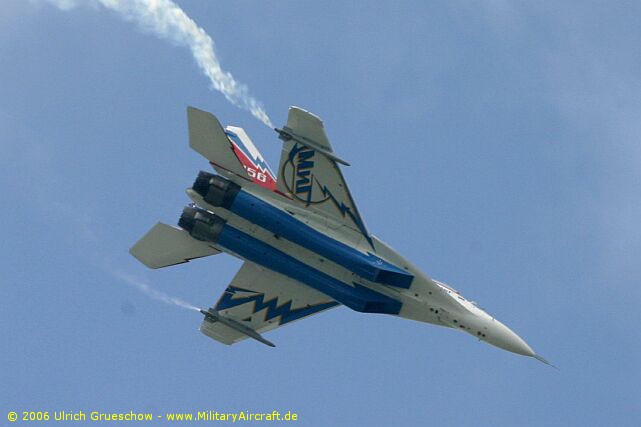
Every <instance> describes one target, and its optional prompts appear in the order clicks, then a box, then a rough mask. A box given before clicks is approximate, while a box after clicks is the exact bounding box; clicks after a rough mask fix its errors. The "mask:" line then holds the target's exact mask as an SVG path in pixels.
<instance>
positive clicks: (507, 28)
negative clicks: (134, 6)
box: [0, 0, 641, 426]
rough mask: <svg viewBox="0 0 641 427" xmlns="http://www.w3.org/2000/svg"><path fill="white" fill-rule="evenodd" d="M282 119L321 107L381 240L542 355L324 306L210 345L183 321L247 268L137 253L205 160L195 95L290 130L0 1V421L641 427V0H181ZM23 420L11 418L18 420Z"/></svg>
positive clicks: (106, 18) (53, 17)
mask: <svg viewBox="0 0 641 427" xmlns="http://www.w3.org/2000/svg"><path fill="white" fill-rule="evenodd" d="M179 4H180V5H181V6H182V7H183V8H184V10H185V11H186V12H187V14H189V15H190V16H191V17H192V18H193V19H194V20H195V21H196V22H197V23H198V24H199V25H200V26H202V27H203V28H204V29H205V30H206V31H207V32H208V33H209V34H210V35H211V36H212V38H213V39H214V40H215V42H216V47H217V52H218V54H219V56H220V58H221V60H222V65H223V67H224V68H225V69H227V70H229V71H231V72H232V73H233V75H234V76H235V77H236V78H237V79H238V80H240V81H241V82H243V83H245V84H247V85H248V86H249V90H250V93H251V94H252V95H253V96H255V97H256V98H257V99H259V100H261V101H262V102H263V104H264V106H265V108H266V110H267V112H268V113H269V115H270V117H271V119H272V121H273V122H274V124H275V125H278V126H280V125H282V124H283V123H284V121H285V120H286V114H287V108H288V107H289V106H290V105H299V106H301V107H304V108H307V109H309V110H311V111H313V112H315V113H316V114H318V115H319V116H320V117H322V118H323V120H324V121H325V124H326V128H327V131H328V134H329V137H330V139H331V140H332V143H333V145H334V147H335V149H336V151H337V153H338V154H339V155H340V156H341V157H342V158H344V159H346V160H348V161H349V162H350V163H351V164H352V165H353V166H351V167H349V168H345V169H344V174H345V176H346V179H347V180H348V182H349V183H350V187H351V190H352V193H353V195H354V197H355V199H356V201H357V203H358V206H359V208H360V210H361V212H362V213H363V216H364V219H365V221H366V222H367V224H368V226H369V228H370V230H372V231H373V232H374V233H375V234H376V235H377V236H379V237H380V238H382V239H383V240H385V241H386V242H388V243H390V244H391V245H392V246H394V247H395V248H396V249H398V250H399V251H400V252H401V253H403V254H404V255H405V256H406V257H407V258H409V259H410V260H412V261H413V262H414V263H415V264H416V265H418V266H420V267H421V268H422V269H423V270H424V271H425V272H426V273H427V274H429V275H431V276H433V277H434V278H436V279H439V280H441V281H444V282H446V283H448V284H451V285H452V286H454V287H455V288H457V289H459V290H460V291H461V292H462V293H463V294H464V295H466V296H467V297H469V298H471V299H473V300H476V301H478V302H479V303H480V305H481V306H483V307H485V308H486V309H487V310H488V311H489V312H490V313H492V314H494V315H495V316H496V317H497V318H498V319H500V320H502V321H504V323H506V324H507V325H509V326H510V327H511V328H512V329H514V330H515V331H516V332H517V333H519V335H521V336H522V337H523V338H525V339H526V341H527V342H528V343H529V344H530V345H531V346H532V347H533V348H534V349H535V350H536V351H538V352H539V353H541V354H542V355H544V356H545V357H546V358H548V359H550V360H551V361H552V362H553V363H555V364H556V365H557V366H559V368H560V369H559V370H554V369H550V368H548V367H546V366H544V365H543V364H540V363H538V362H536V361H534V360H532V359H528V358H522V357H518V356H515V355H513V354H510V353H507V352H503V351H501V350H499V349H496V348H494V347H491V346H488V345H486V344H484V343H479V342H477V341H475V340H474V339H472V338H471V337H470V336H468V335H466V334H462V333H459V332H455V331H451V330H446V329H444V328H437V327H433V326H430V325H426V324H420V323H415V322H411V321H407V320H402V319H397V318H393V317H386V316H376V315H362V314H359V313H355V312H351V311H350V310H348V309H346V308H340V309H335V310H331V311H329V312H326V313H323V314H321V315H318V316H315V317H313V318H310V319H307V320H305V321H304V322H301V323H297V324H296V325H294V326H290V327H285V328H282V329H280V330H278V331H275V332H273V333H270V334H269V336H268V338H269V339H270V340H272V341H274V342H275V343H276V344H277V347H276V348H275V349H271V348H267V347H266V346H262V345H260V344H257V343H254V342H243V343H241V344H238V345H235V346H233V347H225V346H222V345H218V344H217V343H216V342H214V341H212V340H210V339H208V338H207V337H205V336H204V335H202V334H200V333H199V332H198V331H197V327H198V325H199V323H200V320H201V318H200V316H199V315H196V314H194V313H193V312H190V311H187V310H181V309H179V308H175V307H172V306H168V305H164V304H162V303H159V302H157V301H155V300H152V299H149V298H148V297H147V296H145V295H144V294H142V293H140V292H139V291H138V290H136V289H135V288H132V287H131V286H129V285H128V284H126V283H124V282H122V281H121V280H119V279H118V278H117V277H115V276H114V275H113V271H116V270H118V271H124V272H127V273H128V274H133V275H135V276H137V277H140V279H141V280H144V281H147V282H148V283H150V284H152V285H153V286H154V287H155V288H157V289H159V290H162V291H164V292H167V293H169V294H171V295H175V296H178V297H181V298H183V299H185V300H187V301H189V302H191V303H193V304H195V305H198V306H207V305H210V304H212V303H213V302H215V301H216V299H217V298H218V295H219V294H220V293H221V292H222V290H223V289H224V288H225V286H226V285H227V284H228V282H229V281H231V279H232V277H233V275H234V273H235V271H236V270H237V269H238V268H239V266H240V262H239V261H238V260H235V259H233V258H231V257H229V256H218V257H213V258H210V259H205V260H200V261H198V262H193V263H189V264H187V265H183V266H178V267H174V268H170V269H165V270H160V271H150V270H147V269H145V268H144V267H143V266H142V265H140V264H139V263H138V262H137V261H136V260H135V259H133V258H132V257H131V256H130V255H129V254H128V252H127V251H128V249H129V247H130V246H131V245H132V244H133V243H134V242H135V241H136V240H137V239H138V238H139V237H140V236H141V235H142V234H144V233H145V232H146V231H147V229H148V228H149V227H151V226H152V225H153V224H154V223H155V222H156V221H157V220H162V221H165V222H168V223H174V222H175V221H176V220H177V219H178V216H179V214H180V212H181V210H182V207H183V206H184V205H185V204H186V203H187V202H188V199H187V197H186V196H185V194H184V189H185V188H186V187H188V186H190V185H191V183H192V181H193V179H194V177H195V176H196V174H197V172H198V170H200V169H207V164H206V162H205V160H204V159H203V158H201V157H200V156H199V155H198V154H196V153H195V152H193V151H191V150H189V148H188V146H187V128H186V112H185V109H186V106H187V105H193V106H196V107H198V108H201V109H205V110H209V111H212V112H214V113H215V114H216V115H217V116H218V117H219V118H220V119H221V120H222V121H223V122H225V123H228V124H234V125H238V126H242V127H244V128H245V129H246V131H247V132H248V133H249V135H250V136H252V138H253V140H254V142H255V143H256V145H257V146H259V148H260V149H261V151H262V152H263V155H264V156H265V158H266V159H267V160H268V161H270V163H271V165H272V167H275V166H276V165H277V161H278V156H279V152H280V141H279V140H278V139H276V137H275V133H274V132H273V131H271V130H269V129H268V128H267V127H265V126H264V125H263V124H262V123H260V122H259V121H257V120H256V119H254V118H253V117H252V116H251V115H250V114H249V113H247V112H246V111H243V110H240V109H238V108H236V107H234V106H232V105H231V104H229V103H228V102H227V101H226V100H225V99H224V97H223V96H222V95H220V94H219V93H217V92H213V91H211V90H210V89H209V86H210V84H209V81H208V80H207V79H206V77H204V76H203V75H202V74H201V72H200V70H199V69H198V68H197V66H196V64H195V62H194V60H193V59H192V57H191V55H190V53H189V51H188V50H187V49H185V48H183V47H180V46H176V45H173V44H171V43H168V42H166V41H164V40H160V39H158V38H156V37H154V36H153V35H151V34H149V33H146V32H144V31H141V30H139V29H138V28H137V27H136V26H135V25H133V24H132V23H129V22H125V21H123V20H121V19H120V18H119V17H118V16H116V15H115V14H113V13H111V12H109V11H106V10H104V9H100V8H98V9H96V8H87V7H79V8H77V9H74V10H71V11H68V12H62V11H60V10H58V9H57V8H55V7H53V6H51V5H49V4H46V3H42V2H25V1H21V0H9V1H8V2H5V4H4V6H3V14H2V15H1V16H0V58H2V65H1V66H0V128H1V129H2V134H1V144H0V185H1V186H2V188H3V192H2V194H3V199H4V201H3V206H4V209H2V210H1V211H0V222H2V224H4V228H3V230H4V235H3V239H2V240H3V242H4V243H3V245H2V246H1V248H0V251H1V255H2V256H1V257H0V259H2V272H3V274H2V278H1V279H0V282H1V283H2V285H1V286H0V297H1V298H2V300H3V301H4V305H3V309H2V310H0V321H1V322H2V325H3V327H2V328H1V329H0V337H1V338H0V339H1V341H0V342H1V343H2V346H1V348H2V350H0V410H1V411H2V413H1V414H0V416H1V417H2V419H3V420H4V419H6V418H5V417H6V413H7V412H9V411H18V412H19V411H22V410H48V411H55V410H63V409H64V410H74V411H77V410H84V411H90V410H98V411H107V412H113V411H129V410H134V411H154V412H157V413H164V412H170V411H177V412H189V411H197V410H210V409H211V410H218V411H221V412H223V411H237V410H251V411H257V412H258V411H271V410H274V409H276V410H280V411H281V412H285V411H287V410H291V411H293V412H297V413H298V414H300V419H301V421H300V422H299V423H298V424H299V425H304V426H322V425H330V424H332V425H365V424H367V425H373V426H387V425H392V424H399V425H417V424H419V423H420V424H421V425H423V424H426V423H429V424H439V425H460V424H472V425H480V426H501V425H532V426H540V425H586V424H588V425H600V424H605V423H607V424H608V425H621V426H625V425H639V424H640V423H641V414H640V411H639V408H640V407H641V397H640V396H641V395H640V394H639V385H640V384H641V368H639V366H641V334H639V332H638V325H639V324H640V323H641V314H640V312H639V310H638V304H639V301H640V293H641V292H640V291H639V286H638V284H639V282H640V280H641V264H640V263H639V262H638V258H639V254H640V253H641V227H640V226H639V218H641V203H640V198H639V194H640V189H641V186H640V184H639V183H641V168H640V167H639V166H640V162H641V161H640V159H641V144H639V136H640V135H641V126H640V125H639V123H641V121H640V120H639V117H640V115H641V103H640V101H639V100H640V99H641V80H640V78H639V76H640V75H641V55H640V54H639V46H640V45H641V29H640V28H639V26H638V22H639V19H640V18H641V7H640V6H639V5H638V3H636V2H617V3H616V5H614V6H613V5H610V4H608V3H605V2H580V3H578V2H538V3H537V4H536V5H526V4H523V3H521V2H518V3H517V2H514V3H512V2H506V1H490V2H484V3H480V2H479V3H476V2H475V3H471V2H470V3H464V2H430V3H426V2H419V1H416V2H372V3H368V5H367V6H366V7H365V6H364V5H363V4H355V3H348V2H338V1H330V2H309V1H279V2H250V1H235V2H231V1H227V2H225V1H219V2H204V1H195V0H193V1H179ZM18 424H19V423H18Z"/></svg>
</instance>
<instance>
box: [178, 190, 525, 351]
mask: <svg viewBox="0 0 641 427" xmlns="http://www.w3.org/2000/svg"><path fill="white" fill-rule="evenodd" d="M245 190H247V187H245ZM252 193H253V194H254V195H255V196H256V197H259V198H261V199H262V200H264V201H266V202H268V203H270V204H272V205H273V206H276V207H278V208H280V209H282V210H284V211H285V212H289V213H290V214H293V216H294V217H295V218H297V219H298V220H299V221H301V222H302V223H303V224H306V225H308V226H310V227H313V228H314V229H316V230H318V231H320V232H322V233H324V234H326V235H329V236H331V237H332V238H334V239H336V240H339V241H341V242H342V243H345V244H347V245H349V246H351V247H353V248H355V249H357V250H359V251H361V252H364V253H367V252H368V251H369V252H371V251H372V249H374V250H375V253H376V255H377V256H379V257H381V258H382V259H384V260H385V261H388V262H390V263H392V264H394V265H396V266H398V267H400V268H402V269H404V270H406V271H408V272H409V273H411V274H412V275H414V280H413V282H412V285H411V286H410V288H409V289H402V288H398V287H393V286H388V285H383V284H380V283H375V282H371V281H368V280H366V279H363V278H362V277H360V276H357V275H356V274H355V273H353V272H352V271H350V270H348V269H346V268H345V267H343V266H340V265H338V264H336V263H334V262H332V261H331V260H328V259H326V258H324V257H322V256H320V255H319V254H317V253H315V252H312V251H310V250H309V249H307V248H305V247H302V246H299V245H297V244H295V243H293V242H291V241H289V240H286V239H284V238H282V237H277V236H275V235H274V234H273V233H272V232H270V231H268V230H265V229H263V228H261V227H259V226H258V225H256V224H254V223H251V222H249V221H247V220H245V219H243V218H241V217H239V216H238V215H235V214H233V213H231V212H230V211H228V210H226V209H223V208H219V207H213V206H211V205H209V204H208V203H207V202H205V201H204V200H203V199H202V197H201V196H199V195H198V194H197V193H195V192H194V191H193V190H191V189H188V190H187V195H188V196H189V197H190V198H191V199H192V200H193V201H194V202H195V203H196V204H197V205H199V206H202V207H205V208H206V209H208V210H210V211H211V212H213V213H215V214H216V215H218V216H220V217H222V218H224V219H226V220H227V223H228V224H229V225H231V226H232V227H234V228H237V229H238V230H240V231H242V232H244V233H246V234H249V235H251V236H252V237H254V238H256V239H259V240H261V241H263V242H265V243H267V244H268V245H270V246H272V247H273V248H275V249H277V250H279V251H282V252H284V253H286V254H288V255H289V256H291V257H294V258H296V259H297V260H299V261H301V262H304V263H305V264H307V265H308V266H310V267H312V268H314V269H316V270H318V271H321V272H323V273H325V274H328V275H330V276H332V277H334V278H335V279H338V280H339V281H341V282H343V283H345V284H346V286H352V285H351V284H352V283H354V282H358V283H359V284H362V285H363V286H366V287H368V288H370V289H372V290H374V291H376V292H378V293H380V294H383V295H386V296H388V297H391V298H393V299H395V300H398V301H400V302H401V303H402V309H401V311H400V313H399V314H398V316H399V317H403V318H406V319H412V320H416V321H420V322H426V323H431V324H434V325H438V326H445V327H449V328H454V329H458V330H461V331H464V332H467V333H469V334H470V335H472V336H474V337H476V338H478V339H479V340H482V341H485V342H487V343H489V344H492V345H494V346H497V347H499V348H502V349H504V350H507V351H511V352H513V353H517V354H521V355H525V356H532V357H534V356H535V352H534V351H533V350H532V349H531V348H530V347H529V346H528V345H527V344H526V343H525V341H524V340H523V339H521V338H520V337H519V336H518V335H517V334H516V333H514V332H513V331H512V330H510V329H509V328H508V327H507V326H505V325H504V324H502V323H501V322H499V321H498V320H496V319H495V318H494V317H493V316H491V315H489V314H488V313H486V312H485V311H484V310H482V309H481V308H479V307H478V306H476V304H474V303H472V302H470V301H469V300H467V299H466V298H464V297H463V296H462V295H461V294H460V293H459V292H458V291H456V290H454V289H452V288H451V287H449V286H447V285H445V284H444V283H441V282H439V281H436V280H433V279H431V278H430V277H428V276H427V275H425V274H424V273H423V272H422V271H420V270H419V269H418V268H416V267H415V266H413V265H412V264H411V263H410V262H408V261H407V260H406V259H405V258H403V257H402V256H401V255H400V254H399V253H398V252H396V251H395V250H394V249H392V248H391V247H390V246H388V245H387V244H385V243H383V242H382V241H381V240H379V239H378V238H377V237H376V236H371V239H372V244H373V248H372V246H370V244H369V243H368V242H367V241H366V239H365V238H363V236H362V235H361V234H359V233H358V232H357V231H356V230H353V229H351V228H349V227H345V226H337V225H335V224H333V223H332V221H331V219H329V218H327V217H326V216H324V215H317V214H315V213H314V212H313V209H312V210H307V209H305V210H303V209H300V208H298V207H297V206H294V205H293V204H290V203H288V202H287V199H285V198H284V197H281V196H277V197H278V199H277V200H274V196H275V195H274V193H271V192H264V191H262V190H260V189H255V190H254V191H252ZM261 193H262V195H261ZM275 202H277V203H275ZM221 249H222V248H221ZM222 250H224V249H222ZM226 252H227V253H229V251H226ZM231 255H233V256H235V257H237V258H241V259H242V257H241V256H239V255H238V254H234V253H232V254H231Z"/></svg>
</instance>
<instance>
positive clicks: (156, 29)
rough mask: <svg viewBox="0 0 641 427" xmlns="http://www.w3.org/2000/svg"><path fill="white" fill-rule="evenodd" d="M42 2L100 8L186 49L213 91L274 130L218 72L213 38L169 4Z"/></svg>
mask: <svg viewBox="0 0 641 427" xmlns="http://www.w3.org/2000/svg"><path fill="white" fill-rule="evenodd" d="M41 1H42V0H41ZM45 1H48V2H49V3H53V4H54V5H55V6H57V7H58V8H59V9H61V10H70V9H72V8H73V7H75V6H78V5H81V4H84V5H94V6H96V5H102V6H103V7H105V8H106V9H109V10H112V11H114V12H116V13H118V14H119V15H120V16H121V17H122V18H123V19H125V20H127V21H133V22H135V23H136V24H138V25H139V26H140V27H141V28H142V29H144V30H147V31H150V32H151V33H153V34H155V35H157V36H158V37H160V38H164V39H168V40H170V41H172V42H174V43H176V44H178V45H181V46H186V47H188V48H189V49H190V50H191V53H192V55H193V57H194V59H195V60H196V63H197V64H198V66H199V67H200V69H201V70H202V71H203V72H204V73H205V75H206V76H207V77H208V78H209V80H210V81H211V84H212V87H213V88H214V89H215V90H217V91H219V92H220V93H222V94H223V95H224V96H225V98H227V100H228V101H229V102H231V103H232V104H234V105H235V106H237V107H240V108H243V109H245V110H248V111H249V112H250V113H251V114H252V115H253V116H254V117H256V118H257V119H258V120H260V121H261V122H263V123H264V124H265V125H267V126H269V127H270V128H272V127H273V125H272V122H271V120H270V119H269V116H268V115H267V113H266V112H265V109H264V108H263V106H262V104H261V103H260V102H258V101H257V100H256V99H255V98H253V97H252V96H250V95H249V92H248V89H247V86H245V85H244V84H241V83H239V82H238V81H236V80H235V79H234V77H233V76H232V75H231V73H229V72H228V71H224V70H223V69H222V68H221V66H220V61H219V60H218V57H217V55H216V51H215V49H214V41H213V40H212V38H211V37H210V36H209V35H208V34H207V33H206V32H205V30H203V29H202V28H201V27H199V26H198V25H197V24H196V23H195V22H194V20H193V19H191V18H190V17H189V16H187V14H186V13H185V12H184V11H183V10H182V9H181V8H180V6H178V5H177V4H176V3H174V2H173V1H172V0H45Z"/></svg>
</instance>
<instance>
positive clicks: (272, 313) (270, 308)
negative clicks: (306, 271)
mask: <svg viewBox="0 0 641 427" xmlns="http://www.w3.org/2000/svg"><path fill="white" fill-rule="evenodd" d="M237 291H240V292H251V293H253V294H254V295H252V296H248V297H241V298H234V295H235V294H236V292H237ZM251 302H253V303H254V309H253V310H252V313H258V312H259V311H261V310H263V309H265V308H267V311H266V313H265V321H268V320H271V319H274V318H276V317H279V316H280V321H279V325H283V324H285V323H288V322H292V321H294V320H297V319H300V318H303V317H306V316H309V315H312V314H314V313H317V312H319V311H323V310H326V309H328V308H331V307H334V306H337V305H338V303H337V302H334V301H332V302H328V303H323V304H316V305H312V306H309V307H304V308H298V309H294V310H292V308H291V307H292V301H291V300H289V301H287V302H286V303H285V304H282V305H280V306H279V305H278V298H272V299H270V300H267V301H266V300H265V294H263V293H258V292H256V291H252V290H249V289H243V288H237V287H235V286H229V287H227V289H226V290H225V293H224V294H223V296H222V297H221V298H220V301H218V304H216V310H225V309H227V308H232V307H237V306H239V305H243V304H247V303H251Z"/></svg>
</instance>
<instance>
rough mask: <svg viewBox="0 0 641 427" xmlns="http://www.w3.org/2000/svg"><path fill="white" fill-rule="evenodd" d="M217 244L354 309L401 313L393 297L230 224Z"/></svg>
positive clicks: (224, 229)
mask: <svg viewBox="0 0 641 427" xmlns="http://www.w3.org/2000/svg"><path fill="white" fill-rule="evenodd" d="M217 244H218V245H220V246H222V247H223V248H225V249H228V250H230V251H232V252H234V253H236V254H238V255H240V256H241V257H243V258H244V259H246V260H249V261H252V262H254V263H256V264H258V265H262V266H263V267H266V268H269V269H270V270H273V271H276V272H277V273H280V274H284V275H285V276H287V277H291V278H292V279H294V280H298V281H299V282H302V283H304V284H306V285H308V286H310V287H311V288H314V289H316V290H317V291H319V292H322V293H324V294H325V295H328V296H329V297H330V298H332V299H334V300H336V301H338V302H340V303H341V304H343V305H346V306H347V307H349V308H351V309H352V310H356V311H360V312H364V313H385V314H398V313H399V312H400V310H401V305H402V304H401V303H400V302H399V301H397V300H395V299H393V298H390V297H387V296H385V295H382V294H379V293H378V292H374V291H372V290H371V289H368V288H366V287H364V286H360V285H356V286H355V287H352V286H350V285H348V284H346V283H343V282H341V281H340V280H337V279H335V278H334V277H332V276H330V275H328V274H325V273H323V272H321V271H318V270H316V269H314V268H312V267H310V266H309V265H307V264H305V263H303V262H301V261H299V260H297V259H296V258H293V257H291V256H289V255H287V254H286V253H284V252H282V251H279V250H278V249H276V248H274V247H272V246H270V245H268V244H266V243H265V242H263V241H261V240H258V239H256V238H254V237H252V236H250V235H248V234H246V233H243V232H242V231H240V230H237V229H235V228H234V227H231V226H229V225H226V226H225V228H223V231H222V232H221V233H220V236H219V238H218V241H217Z"/></svg>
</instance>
